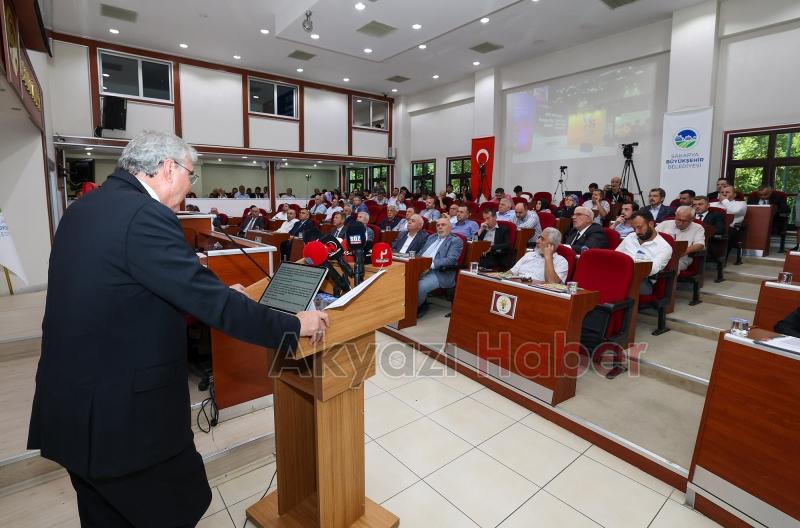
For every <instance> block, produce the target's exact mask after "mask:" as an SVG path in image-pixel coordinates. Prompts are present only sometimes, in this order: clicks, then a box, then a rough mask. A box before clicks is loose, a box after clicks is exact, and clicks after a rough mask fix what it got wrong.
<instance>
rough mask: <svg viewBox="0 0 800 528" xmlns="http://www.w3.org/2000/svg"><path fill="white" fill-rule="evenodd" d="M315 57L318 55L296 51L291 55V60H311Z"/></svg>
mask: <svg viewBox="0 0 800 528" xmlns="http://www.w3.org/2000/svg"><path fill="white" fill-rule="evenodd" d="M314 57H316V55H314V54H313V53H308V52H306V51H301V50H294V51H293V52H291V53H290V54H289V58H290V59H297V60H301V61H307V60H311V59H313V58H314Z"/></svg>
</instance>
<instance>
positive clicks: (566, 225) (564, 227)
mask: <svg viewBox="0 0 800 528" xmlns="http://www.w3.org/2000/svg"><path fill="white" fill-rule="evenodd" d="M571 228H572V218H557V219H556V229H558V230H559V231H561V235H562V236H566V234H567V231H569V230H570V229H571Z"/></svg>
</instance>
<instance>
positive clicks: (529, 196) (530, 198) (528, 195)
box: [520, 191, 533, 202]
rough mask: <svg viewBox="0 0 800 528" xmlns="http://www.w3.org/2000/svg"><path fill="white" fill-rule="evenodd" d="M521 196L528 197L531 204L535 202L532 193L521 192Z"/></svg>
mask: <svg viewBox="0 0 800 528" xmlns="http://www.w3.org/2000/svg"><path fill="white" fill-rule="evenodd" d="M520 194H521V195H522V196H527V197H528V201H529V202H532V201H533V195H532V194H531V193H529V192H527V191H525V192H521V193H520Z"/></svg>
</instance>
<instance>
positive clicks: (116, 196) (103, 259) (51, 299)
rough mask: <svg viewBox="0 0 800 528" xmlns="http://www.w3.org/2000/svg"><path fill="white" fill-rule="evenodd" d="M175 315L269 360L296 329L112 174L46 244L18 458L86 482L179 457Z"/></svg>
mask: <svg viewBox="0 0 800 528" xmlns="http://www.w3.org/2000/svg"><path fill="white" fill-rule="evenodd" d="M186 314H192V315H194V316H195V317H197V318H198V319H200V320H201V321H203V322H204V323H207V324H209V325H210V326H213V327H215V328H218V329H220V330H221V331H223V332H225V333H226V334H228V335H231V336H233V337H235V338H237V339H241V340H243V341H247V342H248V343H253V344H256V345H261V346H265V347H275V348H278V347H279V346H280V345H281V343H282V340H283V346H281V347H280V348H281V350H284V349H288V348H293V347H294V346H296V337H291V334H295V335H296V334H297V333H298V332H299V330H300V322H299V320H298V319H297V318H296V317H294V316H291V315H286V314H282V313H279V312H275V311H273V310H270V309H268V308H266V307H264V306H262V305H260V304H258V303H256V302H253V301H251V300H250V299H248V298H247V297H246V296H244V295H242V294H241V293H239V292H236V291H234V290H232V289H230V288H228V287H227V286H225V285H224V284H223V283H222V282H220V281H219V279H217V277H216V276H215V275H214V274H213V273H212V272H211V271H209V270H208V269H206V268H205V267H203V266H202V265H200V262H199V261H198V259H197V255H196V254H195V252H194V250H193V249H192V248H190V247H189V246H188V245H187V244H186V241H185V240H184V238H183V232H182V231H181V227H180V225H179V223H178V220H177V218H176V216H175V213H173V212H172V211H171V210H170V209H168V208H167V207H165V206H164V205H162V204H161V203H159V202H158V201H156V200H154V199H153V198H151V197H150V195H148V194H147V193H146V192H145V189H144V187H143V186H142V185H141V183H139V181H138V180H137V179H136V178H134V177H133V176H132V175H130V174H128V173H127V172H126V171H124V170H121V169H117V171H115V172H114V174H112V175H111V176H110V177H109V178H108V180H107V181H106V183H105V184H103V186H102V187H101V188H100V189H98V190H97V191H95V192H92V193H89V194H88V195H86V196H84V197H83V198H81V199H80V200H78V201H77V202H75V203H74V204H72V205H71V206H70V207H69V209H67V212H66V213H65V214H64V217H63V218H62V220H61V222H60V224H59V226H58V231H57V232H56V236H55V239H54V240H53V246H52V250H51V253H50V268H49V272H48V290H47V303H46V307H45V314H44V321H43V322H42V354H41V358H40V360H39V367H38V371H37V373H36V392H35V395H34V399H33V410H32V412H31V422H30V430H29V436H28V448H29V449H41V452H42V456H43V457H45V458H49V459H51V460H54V461H56V462H58V463H59V464H61V465H63V466H64V467H66V468H67V469H68V470H70V471H73V472H74V473H77V474H78V475H81V476H84V477H88V478H106V477H115V476H121V475H126V474H129V473H132V472H135V471H139V470H141V469H144V468H147V467H150V466H153V465H156V464H159V463H160V462H163V461H165V460H167V459H169V458H171V457H173V456H174V455H176V454H177V453H179V452H181V451H182V450H184V449H186V448H190V447H191V446H192V442H193V436H192V428H191V423H190V422H191V412H190V409H189V405H190V402H189V390H188V385H187V363H186V321H185V315H186ZM284 336H286V339H284ZM265 353H266V352H265Z"/></svg>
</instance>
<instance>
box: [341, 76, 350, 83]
mask: <svg viewBox="0 0 800 528" xmlns="http://www.w3.org/2000/svg"><path fill="white" fill-rule="evenodd" d="M342 80H343V81H344V82H350V77H345V78H344V79H342Z"/></svg>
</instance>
